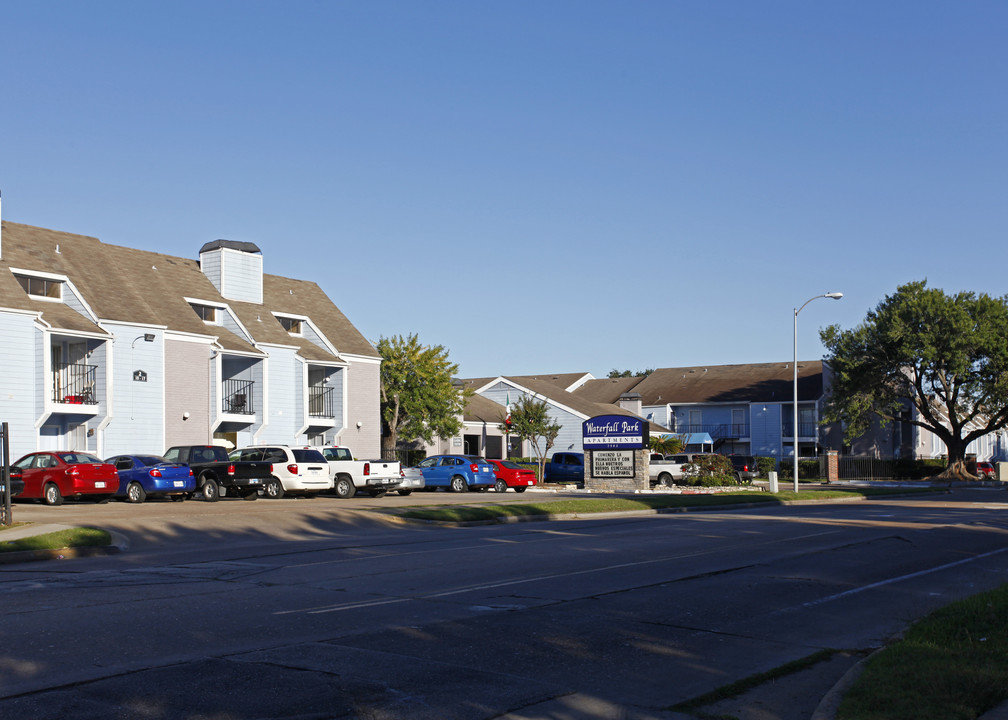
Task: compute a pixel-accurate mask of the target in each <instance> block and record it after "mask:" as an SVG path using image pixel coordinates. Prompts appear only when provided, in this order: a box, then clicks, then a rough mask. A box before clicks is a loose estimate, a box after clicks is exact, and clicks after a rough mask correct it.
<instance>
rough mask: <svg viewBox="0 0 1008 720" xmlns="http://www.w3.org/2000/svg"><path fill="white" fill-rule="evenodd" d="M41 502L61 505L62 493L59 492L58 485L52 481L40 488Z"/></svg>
mask: <svg viewBox="0 0 1008 720" xmlns="http://www.w3.org/2000/svg"><path fill="white" fill-rule="evenodd" d="M42 502H44V503H45V504H46V505H62V504H63V493H61V492H60V489H59V488H58V487H56V486H55V485H53V484H52V483H48V484H47V485H46V486H45V488H44V489H43V490H42Z"/></svg>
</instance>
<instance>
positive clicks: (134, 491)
mask: <svg viewBox="0 0 1008 720" xmlns="http://www.w3.org/2000/svg"><path fill="white" fill-rule="evenodd" d="M146 499H147V493H145V492H144V489H143V488H142V487H141V486H140V483H138V482H131V483H130V484H129V485H127V486H126V500H128V501H129V502H131V503H142V502H143V501H144V500H146Z"/></svg>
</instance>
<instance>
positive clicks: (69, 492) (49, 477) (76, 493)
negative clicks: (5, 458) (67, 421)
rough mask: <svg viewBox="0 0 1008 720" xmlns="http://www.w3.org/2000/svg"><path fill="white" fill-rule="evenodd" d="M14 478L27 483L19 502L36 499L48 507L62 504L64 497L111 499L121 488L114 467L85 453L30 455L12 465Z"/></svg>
mask: <svg viewBox="0 0 1008 720" xmlns="http://www.w3.org/2000/svg"><path fill="white" fill-rule="evenodd" d="M15 477H20V478H21V479H22V480H23V481H24V492H22V493H21V495H19V496H18V499H19V500H20V499H25V498H28V499H31V498H34V499H38V500H42V501H43V502H44V503H45V504H46V505H62V504H63V498H66V497H80V496H82V495H91V496H98V497H100V496H102V495H106V496H108V497H112V496H113V495H115V492H116V490H118V489H119V473H117V472H116V469H115V466H114V465H109V464H108V463H106V462H102V461H101V459H99V458H97V457H95V456H94V455H91V454H89V453H84V452H72V451H71V452H64V451H56V452H34V453H29V454H27V455H25V456H24V457H23V458H21V459H20V460H18V461H17V462H16V463H14V464H13V465H12V466H11V478H12V479H13V478H15ZM11 484H12V485H13V482H12V483H11Z"/></svg>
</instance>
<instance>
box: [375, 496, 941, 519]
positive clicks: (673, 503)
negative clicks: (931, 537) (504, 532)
mask: <svg viewBox="0 0 1008 720" xmlns="http://www.w3.org/2000/svg"><path fill="white" fill-rule="evenodd" d="M917 492H934V491H933V490H931V489H930V488H920V489H918V488H913V489H909V490H908V489H907V488H858V489H846V490H799V491H798V492H797V493H796V492H794V491H788V492H779V493H777V494H773V493H767V492H751V491H744V492H723V493H712V494H704V495H640V496H626V497H591V498H565V499H562V500H544V501H540V502H529V503H514V504H490V503H487V504H482V505H454V506H451V505H446V506H441V507H423V508H404V509H401V510H398V511H393V512H394V514H396V515H398V516H399V517H403V518H409V519H413V520H430V521H441V522H473V521H478V520H496V519H498V518H501V517H548V516H550V515H564V514H577V515H581V514H584V515H588V514H591V513H602V512H626V511H632V510H665V509H673V508H696V507H718V506H726V505H729V506H730V505H739V504H751V503H766V504H767V505H774V504H781V503H786V502H793V501H798V500H837V499H851V498H858V497H868V496H879V495H892V494H894V493H899V494H905V493H917Z"/></svg>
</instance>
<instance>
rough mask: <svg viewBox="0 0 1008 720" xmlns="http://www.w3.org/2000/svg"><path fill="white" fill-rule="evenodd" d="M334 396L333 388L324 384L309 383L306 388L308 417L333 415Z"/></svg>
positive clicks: (327, 417)
mask: <svg viewBox="0 0 1008 720" xmlns="http://www.w3.org/2000/svg"><path fill="white" fill-rule="evenodd" d="M335 399H336V396H335V393H334V392H333V388H331V387H326V386H325V385H311V386H309V388H308V417H310V418H325V419H329V418H333V417H335V408H336V402H335Z"/></svg>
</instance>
